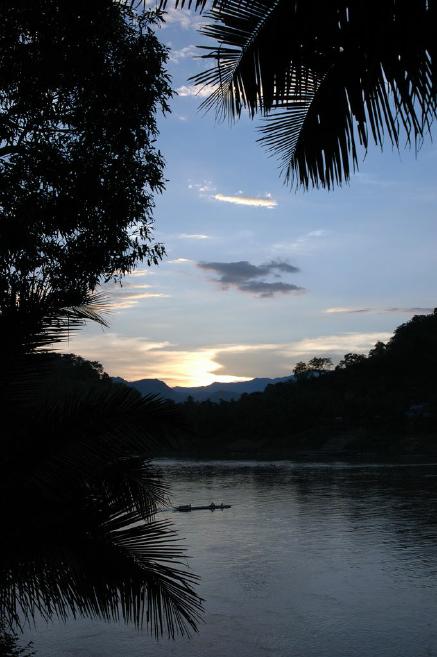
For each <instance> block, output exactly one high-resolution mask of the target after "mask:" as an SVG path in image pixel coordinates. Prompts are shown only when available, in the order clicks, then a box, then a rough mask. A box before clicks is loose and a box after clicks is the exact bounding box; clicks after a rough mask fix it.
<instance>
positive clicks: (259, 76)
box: [161, 0, 437, 189]
mask: <svg viewBox="0 0 437 657" xmlns="http://www.w3.org/2000/svg"><path fill="white" fill-rule="evenodd" d="M166 4H167V0H163V2H162V5H161V6H162V7H165V5H166ZM207 4H208V2H207V0H176V6H179V7H184V6H185V7H191V6H193V7H194V8H195V9H199V10H203V9H204V8H205V6H206V5H207ZM434 4H435V3H434V1H433V0H414V2H407V1H405V0H329V2H327V1H326V0H294V1H291V0H211V2H210V7H211V9H210V11H209V13H208V14H207V17H208V18H209V19H210V20H211V21H212V22H210V23H209V24H207V25H205V26H204V27H203V28H202V29H201V32H203V34H205V35H206V36H208V37H211V38H212V39H214V40H215V42H216V44H214V45H213V46H211V47H204V49H205V50H206V51H205V54H203V58H204V59H206V60H207V61H212V62H213V66H212V68H209V69H208V70H206V71H204V72H202V73H200V74H198V75H196V76H194V77H193V78H192V79H193V80H194V82H195V83H197V84H199V85H201V86H206V85H212V87H213V92H212V93H211V95H210V96H209V97H208V98H207V99H206V100H205V101H204V103H203V104H202V106H203V108H206V109H210V108H212V107H214V108H215V109H216V111H217V113H218V116H219V117H229V118H231V119H234V118H238V117H239V116H240V115H241V113H242V112H243V111H247V112H248V113H249V115H250V116H251V117H252V118H253V117H254V116H255V115H258V114H260V115H261V116H262V117H264V118H263V124H262V127H261V137H260V139H259V141H260V142H261V143H262V144H263V145H264V146H265V147H267V149H268V151H269V152H270V153H271V154H274V155H276V156H278V157H279V160H280V166H281V169H282V171H283V174H284V176H285V179H286V181H287V182H289V183H292V184H293V183H294V184H296V185H301V186H302V187H304V188H308V187H310V186H315V187H318V186H321V187H326V188H328V189H329V188H332V187H333V186H334V185H336V184H340V183H342V182H344V181H347V180H348V179H349V177H350V174H351V171H354V170H356V169H357V167H358V150H359V147H361V148H362V149H364V152H365V151H366V150H367V148H368V145H369V143H370V142H371V141H373V142H374V143H375V144H376V145H377V146H379V147H381V148H382V147H383V145H384V140H385V139H386V140H387V141H388V143H389V144H391V145H392V146H394V147H396V148H399V147H400V146H401V145H402V144H403V143H405V144H408V145H409V144H414V146H415V147H416V149H417V148H419V147H420V145H421V143H422V141H423V138H424V137H425V135H426V134H427V133H428V132H429V130H430V127H431V123H432V121H433V119H434V118H435V115H436V94H435V78H434V75H435V73H434V68H433V54H434V49H435V43H436V41H437V34H436V29H435V26H436V21H435V7H434Z"/></svg>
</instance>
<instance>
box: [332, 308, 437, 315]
mask: <svg viewBox="0 0 437 657" xmlns="http://www.w3.org/2000/svg"><path fill="white" fill-rule="evenodd" d="M432 311H433V308H431V307H429V308H423V307H419V306H418V307H414V306H411V307H406V308H405V307H393V308H348V307H344V306H335V307H333V308H326V309H325V310H324V312H325V313H326V314H328V315H343V314H345V315H346V314H356V313H394V314H404V313H405V314H407V315H421V314H422V315H427V314H429V313H432Z"/></svg>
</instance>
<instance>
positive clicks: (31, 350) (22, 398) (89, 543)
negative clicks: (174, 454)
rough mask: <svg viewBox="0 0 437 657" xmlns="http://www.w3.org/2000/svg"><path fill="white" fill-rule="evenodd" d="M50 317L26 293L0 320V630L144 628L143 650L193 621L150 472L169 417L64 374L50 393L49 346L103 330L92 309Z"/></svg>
mask: <svg viewBox="0 0 437 657" xmlns="http://www.w3.org/2000/svg"><path fill="white" fill-rule="evenodd" d="M56 303H58V304H59V300H56V299H54V298H53V297H52V296H51V292H50V290H48V289H46V288H44V287H43V286H40V285H34V286H30V287H27V288H26V289H25V290H24V289H21V291H20V294H18V295H17V294H16V293H15V292H14V294H11V295H10V302H9V303H8V304H3V308H2V312H1V313H0V334H2V336H4V337H8V338H9V348H7V346H8V343H7V342H6V343H5V342H3V344H4V345H6V348H5V349H4V352H5V368H4V369H3V370H2V373H1V376H0V387H1V396H0V399H1V401H0V403H1V407H2V413H3V423H4V426H8V427H9V429H8V431H4V432H3V436H2V451H1V456H0V509H1V513H2V514H3V519H4V527H5V528H6V532H5V540H4V543H3V548H4V549H3V559H2V563H1V565H0V618H1V619H3V621H4V622H6V623H8V624H10V625H11V624H17V623H19V622H20V620H21V619H23V618H24V619H29V618H31V617H33V616H34V615H35V614H36V613H39V614H40V615H41V616H42V617H43V618H46V619H50V618H52V617H53V616H59V617H61V618H66V617H67V616H68V615H73V616H76V615H78V614H81V615H87V616H90V617H100V618H104V619H107V620H110V619H112V620H117V619H120V618H121V619H124V620H125V621H127V622H133V623H134V624H135V625H137V626H138V627H140V626H142V625H146V626H147V627H148V628H149V630H150V631H151V632H153V633H154V634H155V635H156V636H158V635H160V634H163V633H167V634H168V635H169V636H171V637H173V636H174V635H175V634H176V633H178V632H179V633H182V634H187V633H189V632H190V631H193V630H195V629H196V625H197V622H198V621H199V619H200V614H201V600H200V598H199V597H198V596H197V594H196V593H195V590H194V588H193V585H194V584H195V583H196V581H197V578H196V576H195V575H193V574H192V573H190V572H189V571H188V570H187V568H186V567H185V566H184V561H185V559H184V551H183V550H182V549H181V546H180V544H179V542H178V541H177V537H176V535H175V532H174V531H173V529H172V527H171V524H170V523H169V522H168V521H159V520H157V519H156V511H157V509H158V507H159V506H161V505H162V504H164V503H166V502H167V499H168V497H167V488H166V486H165V484H164V483H163V481H162V478H161V477H160V474H159V472H157V471H156V469H154V468H153V467H152V465H151V462H150V457H151V455H152V453H153V449H154V447H155V446H156V444H157V442H162V441H163V440H166V438H167V436H168V435H169V434H170V433H171V432H172V431H174V429H175V427H177V426H178V419H177V414H176V413H175V410H174V407H173V406H172V405H171V404H169V403H167V402H164V401H162V400H160V399H158V398H156V397H153V396H149V397H141V395H140V394H139V393H137V392H136V391H135V390H133V389H130V388H127V387H126V386H124V385H121V384H115V383H112V382H111V381H109V380H101V381H94V380H93V381H89V382H88V381H81V380H77V379H74V378H71V380H68V375H66V374H65V372H64V375H65V376H64V378H65V377H66V378H65V380H64V381H63V382H62V383H61V384H60V383H59V380H58V379H56V385H54V381H55V379H54V378H53V363H54V355H53V354H52V353H51V352H50V349H49V347H50V345H52V344H53V343H59V342H60V341H62V340H64V339H65V337H66V336H67V335H68V334H69V332H70V331H71V330H76V329H77V328H79V327H80V326H81V325H83V323H84V322H85V321H86V320H88V319H93V320H94V321H99V322H100V323H104V320H103V319H102V318H101V316H100V312H101V310H102V307H103V308H104V305H103V306H102V303H103V304H104V300H103V301H102V299H100V298H99V297H96V296H90V297H87V298H86V299H84V300H83V301H82V303H80V304H78V305H77V306H74V307H71V306H65V305H60V306H59V305H58V306H56ZM14 327H17V329H16V330H15V332H14V333H13V334H11V331H13V329H14ZM67 374H68V373H67Z"/></svg>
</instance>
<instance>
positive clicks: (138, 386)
mask: <svg viewBox="0 0 437 657" xmlns="http://www.w3.org/2000/svg"><path fill="white" fill-rule="evenodd" d="M291 379H293V375H290V376H283V377H279V378H276V379H269V378H257V379H251V380H250V381H239V382H237V383H219V382H217V381H215V382H214V383H211V384H210V385H209V386H197V387H193V388H186V387H183V386H175V387H174V388H171V387H170V386H168V385H167V384H166V383H164V381H160V380H159V379H140V380H139V381H125V380H124V379H120V377H116V378H115V379H114V380H115V381H120V382H123V383H126V384H127V385H128V386H130V387H131V388H135V390H138V392H140V393H141V394H142V395H147V394H153V395H161V397H164V399H170V400H172V401H174V402H176V403H182V402H184V401H186V400H187V399H188V397H192V398H193V399H194V400H195V401H206V400H208V399H209V400H210V401H212V402H219V401H220V400H224V401H231V400H233V399H239V398H240V397H241V395H243V394H245V393H247V394H251V393H252V392H263V391H264V390H265V389H266V388H267V386H268V385H270V384H273V383H283V382H285V381H290V380H291Z"/></svg>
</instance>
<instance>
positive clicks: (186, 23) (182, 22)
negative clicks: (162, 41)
mask: <svg viewBox="0 0 437 657" xmlns="http://www.w3.org/2000/svg"><path fill="white" fill-rule="evenodd" d="M164 21H165V22H164V23H163V25H162V27H163V28H164V29H165V28H166V27H167V26H168V25H174V24H176V25H178V26H179V27H181V28H182V29H184V30H197V29H199V27H200V26H201V25H202V24H203V23H204V22H205V21H204V19H203V18H202V16H199V15H198V14H197V15H196V14H194V13H192V12H191V11H190V10H189V9H175V8H173V7H168V8H167V9H166V11H165V13H164Z"/></svg>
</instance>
